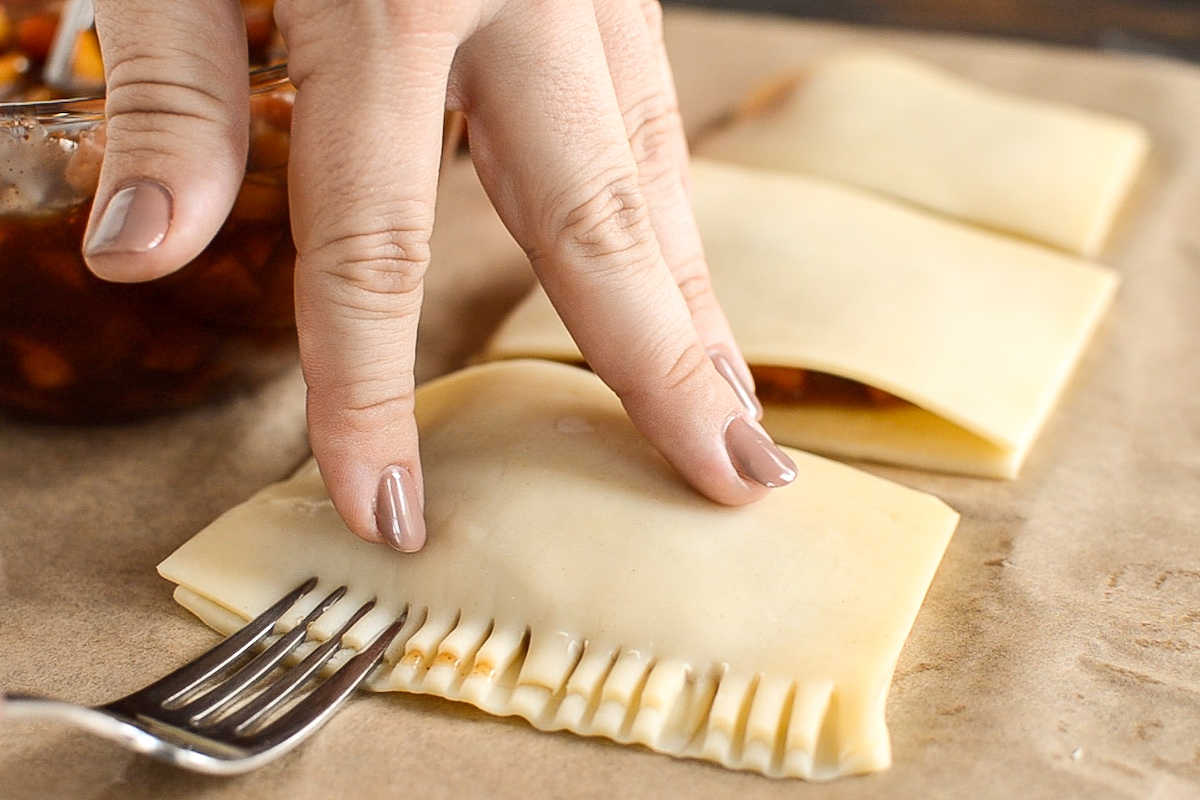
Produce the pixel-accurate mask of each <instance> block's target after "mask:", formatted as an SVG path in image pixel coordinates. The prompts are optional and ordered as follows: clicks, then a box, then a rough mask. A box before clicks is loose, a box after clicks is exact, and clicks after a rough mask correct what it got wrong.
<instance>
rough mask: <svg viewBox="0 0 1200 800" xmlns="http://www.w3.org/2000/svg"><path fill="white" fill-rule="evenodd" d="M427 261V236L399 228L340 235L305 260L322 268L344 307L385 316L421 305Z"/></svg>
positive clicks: (412, 230) (425, 232)
mask: <svg viewBox="0 0 1200 800" xmlns="http://www.w3.org/2000/svg"><path fill="white" fill-rule="evenodd" d="M429 259H430V246H429V233H428V232H427V231H425V230H423V229H420V228H398V227H387V228H381V229H377V230H370V231H360V232H355V233H350V234H344V235H340V236H337V237H335V238H332V239H329V240H328V241H326V242H324V243H322V244H320V245H318V246H316V247H314V248H313V249H312V250H311V251H309V253H307V254H306V260H307V261H309V262H312V263H317V264H321V265H323V266H322V272H323V273H324V274H325V275H326V276H328V279H329V280H330V281H331V282H332V284H333V286H332V291H333V294H334V296H335V298H336V300H337V301H338V302H339V303H340V305H341V306H342V307H344V308H347V309H350V310H357V311H359V312H362V313H363V314H365V315H384V316H394V315H395V314H397V313H404V312H406V311H411V310H412V308H411V306H412V305H414V304H416V303H419V302H420V289H421V284H422V281H423V280H424V277H425V273H426V271H427V270H428V267H429Z"/></svg>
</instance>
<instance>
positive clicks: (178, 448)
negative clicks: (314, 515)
mask: <svg viewBox="0 0 1200 800" xmlns="http://www.w3.org/2000/svg"><path fill="white" fill-rule="evenodd" d="M667 26H668V36H669V47H670V50H671V53H672V56H673V59H674V66H675V70H676V78H677V80H678V83H679V90H680V99H681V105H682V108H683V112H684V115H685V118H686V120H687V122H688V125H689V127H690V128H691V129H693V130H695V129H696V128H698V127H699V126H700V125H702V124H704V122H705V121H707V120H709V119H711V118H712V117H713V116H714V115H716V114H718V113H720V111H722V110H723V109H724V108H725V107H726V106H727V105H728V104H729V103H730V102H731V101H732V100H733V99H734V98H736V97H737V96H738V95H739V94H740V93H741V92H742V91H744V90H745V89H746V88H747V87H748V86H750V85H751V84H752V83H754V82H755V81H756V80H757V79H759V78H761V77H763V76H765V75H768V74H770V73H772V72H773V71H775V70H776V69H778V68H781V67H785V66H794V65H796V64H800V63H803V62H804V61H806V60H807V59H810V58H813V57H815V56H817V55H818V54H820V53H822V52H825V51H828V50H830V49H832V48H836V47H838V46H841V45H843V44H847V43H851V42H861V41H864V40H870V41H874V42H882V43H886V44H890V45H893V46H896V47H899V48H902V49H904V50H907V51H909V52H912V53H915V54H917V55H919V56H922V57H925V58H928V59H930V60H932V61H934V62H937V63H941V64H944V65H946V66H948V67H951V68H953V69H956V70H959V71H962V72H963V73H965V74H967V75H969V76H971V77H973V78H975V79H977V80H980V81H983V82H985V83H990V84H994V85H996V86H1001V87H1006V88H1010V89H1015V90H1017V91H1020V92H1023V93H1027V94H1029V95H1033V96H1041V97H1048V98H1057V99H1062V100H1068V101H1071V102H1075V103H1079V104H1083V105H1086V106H1091V107H1094V108H1099V109H1103V110H1107V111H1112V112H1117V113H1121V114H1125V115H1128V116H1131V117H1134V118H1137V119H1140V120H1141V121H1143V122H1144V123H1146V124H1147V125H1148V126H1149V127H1150V129H1151V131H1152V134H1153V139H1154V151H1153V155H1152V159H1151V162H1150V165H1149V168H1148V170H1147V173H1146V176H1145V180H1143V181H1142V183H1141V184H1140V185H1139V187H1138V189H1137V192H1136V196H1135V197H1134V198H1133V201H1132V202H1131V204H1130V206H1129V208H1128V209H1127V213H1126V214H1125V215H1124V216H1123V218H1122V220H1121V224H1120V226H1119V229H1118V231H1117V233H1116V235H1115V236H1114V238H1113V240H1112V242H1111V245H1110V247H1109V248H1108V249H1107V251H1106V252H1105V253H1104V256H1103V260H1104V261H1106V262H1107V263H1110V264H1113V265H1115V266H1117V267H1118V268H1119V269H1120V270H1121V272H1122V273H1123V276H1124V281H1125V283H1124V286H1123V288H1122V290H1121V293H1120V295H1119V297H1118V300H1117V303H1116V306H1115V308H1114V310H1113V312H1112V313H1111V314H1110V316H1109V317H1108V319H1107V320H1106V322H1105V323H1104V325H1103V326H1102V328H1101V330H1100V333H1099V335H1098V337H1097V339H1096V340H1095V341H1094V343H1093V346H1092V348H1091V350H1090V352H1089V354H1088V356H1087V358H1086V360H1085V362H1084V364H1083V365H1082V368H1081V370H1080V371H1079V373H1078V374H1077V376H1076V378H1075V380H1074V382H1073V383H1072V385H1071V387H1070V390H1069V391H1068V393H1067V395H1066V397H1065V399H1064V401H1063V403H1062V405H1061V406H1060V408H1059V409H1058V411H1057V413H1056V414H1055V415H1054V416H1053V417H1052V419H1051V422H1050V425H1049V427H1048V429H1047V430H1046V432H1045V434H1044V435H1043V437H1042V439H1041V441H1040V442H1039V443H1038V445H1037V446H1036V448H1035V449H1034V451H1033V454H1032V457H1031V459H1030V461H1029V463H1028V465H1027V467H1026V469H1025V471H1024V473H1023V475H1022V476H1021V478H1020V479H1019V480H1017V481H1015V482H1011V483H1005V482H993V481H986V480H976V479H967V478H953V477H939V476H934V475H927V474H922V473H917V472H909V471H903V470H897V469H886V470H885V469H882V468H873V469H876V471H878V472H880V473H882V474H885V475H887V476H888V477H891V478H893V479H896V480H899V481H902V482H905V483H908V484H910V485H914V486H917V487H919V488H922V489H925V490H928V491H932V492H934V493H936V494H938V495H940V496H942V497H943V498H945V499H946V500H947V501H949V502H950V503H951V504H952V505H954V506H955V507H956V508H958V509H959V510H960V511H961V512H962V513H963V521H962V524H961V526H960V527H959V530H958V532H957V534H956V536H955V538H954V540H953V541H952V543H951V545H950V549H949V551H948V553H947V555H946V558H945V560H944V561H943V563H942V566H941V569H940V571H939V573H938V575H937V577H936V578H935V580H934V582H933V585H932V587H931V589H930V592H929V595H928V598H927V600H926V603H925V606H924V608H923V609H922V612H921V614H920V617H919V618H918V620H917V624H916V627H915V629H914V630H913V632H912V635H911V637H910V639H909V641H908V643H907V645H906V647H905V650H904V653H903V656H902V657H901V661H900V665H899V669H898V671H897V674H896V678H895V682H894V686H893V690H892V694H891V698H890V701H889V704H888V719H889V724H890V728H891V732H892V738H893V747H894V756H895V766H894V767H893V768H892V769H891V770H889V771H887V772H883V773H879V774H876V775H872V776H867V777H862V778H854V779H845V780H841V781H838V782H834V783H829V784H805V783H802V782H796V781H772V780H769V779H765V778H761V777H758V776H755V775H750V774H741V773H734V772H729V771H726V770H723V769H721V768H719V767H716V766H712V765H709V764H703V763H699V762H691V761H679V760H673V759H671V758H668V757H665V756H660V755H656V754H653V753H650V752H648V751H644V750H641V749H637V748H631V747H623V746H619V745H615V744H612V743H609V742H607V741H601V740H589V739H582V738H579V737H575V736H572V735H569V734H547V733H541V732H538V731H535V730H533V729H531V728H529V727H528V726H526V725H524V724H522V723H519V722H514V721H509V720H503V719H495V718H492V717H489V716H486V715H484V714H482V713H479V712H476V711H474V710H473V709H470V708H467V707H465V706H459V705H454V704H451V703H447V702H443V701H439V700H436V699H431V698H422V697H409V696H362V697H359V698H356V699H354V700H352V701H351V703H350V704H349V705H348V706H347V707H346V708H345V709H344V710H343V711H342V712H341V713H340V714H339V715H338V716H337V717H336V718H335V719H334V720H333V721H332V722H331V723H330V724H329V725H328V727H326V728H325V729H324V731H322V732H321V733H320V734H318V735H317V736H316V737H315V738H314V739H312V740H311V741H310V742H309V743H307V744H306V745H305V746H303V747H302V748H301V749H300V750H298V751H297V752H295V753H294V754H292V755H291V756H289V757H288V758H286V759H285V760H284V761H282V762H280V763H276V764H274V765H271V766H268V767H266V768H264V769H263V770H261V771H259V772H256V773H253V774H251V775H248V776H244V777H241V778H235V779H214V778H207V777H203V776H196V775H190V774H185V773H180V772H176V771H174V770H172V769H170V768H167V767H164V766H160V765H158V764H157V763H155V762H151V761H149V760H147V759H144V758H140V757H133V756H130V755H128V754H126V753H125V752H124V751H121V750H119V749H118V748H117V747H116V746H114V745H109V744H107V743H104V742H99V741H96V740H94V739H92V738H89V737H87V736H85V735H83V734H77V733H75V732H73V731H68V730H65V729H61V728H56V727H51V726H45V725H41V726H34V725H29V724H21V725H16V724H10V725H4V724H3V723H0V798H4V800H25V799H26V798H56V799H62V800H69V799H71V798H87V799H88V800H93V799H94V800H100V799H101V798H121V800H136V798H182V797H204V798H213V799H214V800H241V798H265V799H267V800H271V799H273V798H288V799H289V800H291V798H314V799H315V798H343V797H345V798H350V797H354V798H373V797H404V798H443V797H445V798H450V797H453V798H475V797H479V798H509V797H511V798H527V797H538V798H543V797H564V798H568V797H569V798H573V797H580V798H590V797H595V798H600V797H621V798H659V797H680V798H696V799H697V800H700V799H702V798H725V797H739V798H746V799H747V800H752V799H754V798H783V797H788V798H793V797H794V798H820V799H821V800H825V799H826V798H851V797H888V798H952V797H953V798H957V797H981V798H992V797H994V798H1009V797H1026V798H1041V797H1088V798H1110V797H1137V798H1143V797H1153V798H1172V797H1195V796H1200V547H1198V546H1197V545H1198V544H1200V491H1198V489H1200V400H1198V399H1197V393H1196V388H1197V387H1200V224H1198V222H1200V71H1198V70H1197V69H1196V68H1194V67H1191V66H1187V65H1183V64H1179V63H1171V62H1167V61H1162V60H1152V59H1146V58H1133V57H1116V56H1111V55H1103V54H1096V53H1087V52H1072V51H1063V50H1052V49H1045V48H1041V47H1037V46H1032V45H1021V44H1005V43H998V42H986V41H982V40H973V39H966V38H948V37H923V36H919V35H914V34H893V33H886V32H881V31H869V30H862V29H854V28H845V27H835V26H827V25H813V24H803V23H798V22H785V21H782V20H778V19H772V18H762V17H760V18H748V17H735V16H717V15H713V14H708V13H702V12H683V11H674V12H669V13H668V20H667ZM867 233H868V232H864V235H866V234H867ZM434 253H435V264H434V266H433V268H432V270H431V271H430V279H429V280H430V286H429V291H428V298H427V301H426V313H425V317H424V320H423V324H422V330H421V339H420V345H419V346H420V356H419V357H420V377H422V378H428V377H431V376H433V375H436V374H439V373H440V372H443V371H445V370H448V369H451V368H453V367H455V366H457V365H459V364H461V363H462V362H463V361H464V360H465V359H466V358H468V357H469V355H470V353H471V352H473V351H474V350H475V349H476V348H478V346H479V345H480V343H481V340H482V337H483V336H484V335H486V332H487V331H488V330H490V329H491V327H492V326H493V325H494V324H495V322H496V320H497V318H498V317H499V315H500V314H502V313H503V312H504V310H505V309H506V308H507V307H508V306H509V305H510V304H511V303H512V302H513V301H514V300H515V299H516V298H517V297H518V296H519V295H520V293H521V292H522V291H523V290H524V289H525V288H526V287H527V286H528V285H529V281H530V280H531V278H530V276H529V273H528V270H527V268H526V267H525V265H524V261H523V258H522V256H521V254H520V252H519V251H518V250H516V249H515V247H514V246H513V245H512V243H511V241H509V240H508V238H507V235H506V234H505V233H504V231H503V229H502V228H501V227H500V226H499V224H498V222H497V221H496V220H495V218H494V217H493V216H492V215H491V214H490V212H489V211H488V210H487V205H486V202H485V201H484V200H483V198H482V197H481V196H480V194H479V191H478V188H477V186H476V185H475V184H474V181H473V177H472V174H471V170H470V167H469V165H468V164H465V163H460V164H456V165H455V166H454V168H453V169H452V170H451V173H450V174H449V175H448V176H447V178H446V180H445V184H444V192H443V203H442V207H441V212H440V215H439V227H438V230H437V232H436V235H435V242H434ZM305 455H306V444H305V439H304V423H303V388H302V385H301V382H300V380H299V377H298V374H297V373H295V372H293V373H292V374H289V375H287V376H285V377H284V378H282V379H280V380H278V381H276V382H275V383H273V384H272V385H270V386H267V387H265V388H263V389H262V390H261V391H258V392H256V393H254V394H251V395H246V396H241V397H236V398H232V399H229V400H227V401H225V402H222V403H220V404H217V405H214V406H211V407H208V408H204V409H200V410H197V411H195V412H192V413H188V414H183V415H179V416H175V417H170V418H165V419H158V420H153V421H150V422H147V423H144V424H138V425H129V426H123V427H110V428H80V429H72V428H56V427H43V426H36V425H23V424H17V423H14V422H4V421H0V548H2V549H0V575H2V576H3V583H2V584H0V686H2V687H6V688H8V689H10V690H25V691H32V692H38V693H45V694H51V695H55V696H59V697H63V698H66V699H71V700H77V701H81V702H87V703H93V702H101V701H104V700H107V699H111V698H113V697H115V696H117V695H118V694H120V693H123V692H125V691H128V690H131V689H133V688H136V687H138V686H140V685H142V684H144V683H146V682H148V681H149V680H150V679H152V678H154V677H157V676H158V675H160V674H161V673H164V672H166V671H167V670H168V669H169V668H171V667H173V666H175V665H177V664H178V663H180V662H182V661H183V660H185V659H186V658H189V657H191V656H192V655H194V654H195V653H197V652H198V651H199V650H201V649H203V648H204V647H205V646H207V645H208V644H210V643H211V642H212V641H214V638H215V637H214V634H212V633H211V632H210V631H208V630H207V629H205V628H204V627H203V626H202V625H200V623H198V622H197V621H195V620H194V619H193V618H191V617H190V616H189V615H188V614H186V613H185V612H184V611H182V610H181V609H180V608H178V607H176V606H175V605H174V603H173V602H172V601H171V600H170V590H171V587H170V586H168V585H167V583H166V582H165V581H163V580H161V579H159V578H158V577H157V576H156V574H155V572H154V565H155V564H156V563H157V562H158V561H159V560H160V559H162V558H163V557H164V556H165V555H167V554H168V553H169V552H170V551H171V550H173V549H174V548H175V547H176V546H177V545H179V544H180V543H182V542H183V541H184V540H186V539H187V538H188V537H189V536H191V535H192V534H193V533H194V532H195V531H197V530H198V529H199V528H200V527H202V526H203V525H204V524H205V523H207V522H208V521H209V520H210V519H211V518H213V517H214V516H216V515H217V514H218V513H220V512H221V511H223V510H225V509H226V508H228V507H229V506H231V505H233V504H235V503H237V502H240V501H241V500H243V499H245V498H246V497H247V496H249V495H250V494H251V493H253V492H254V491H255V490H256V489H258V488H259V487H261V486H262V485H264V484H266V483H269V482H271V481H274V480H276V479H279V478H281V477H283V476H284V475H285V474H287V473H288V472H289V471H290V470H291V469H293V468H294V467H295V466H296V465H297V464H298V463H299V462H300V461H301V460H302V458H304V456H305Z"/></svg>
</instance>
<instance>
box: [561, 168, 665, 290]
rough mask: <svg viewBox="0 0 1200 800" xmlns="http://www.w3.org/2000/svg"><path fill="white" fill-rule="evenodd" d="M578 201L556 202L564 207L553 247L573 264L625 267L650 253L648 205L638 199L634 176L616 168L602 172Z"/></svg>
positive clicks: (639, 193) (650, 258)
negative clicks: (613, 170) (565, 252)
mask: <svg viewBox="0 0 1200 800" xmlns="http://www.w3.org/2000/svg"><path fill="white" fill-rule="evenodd" d="M582 197H583V198H584V199H583V200H582V201H576V202H572V203H565V204H558V205H560V206H563V205H565V207H566V210H565V211H564V212H562V213H560V214H552V217H555V218H558V219H561V224H560V225H557V226H554V224H553V222H552V223H551V224H552V227H551V230H554V228H555V227H557V229H558V231H559V233H558V235H557V236H556V237H555V241H556V249H558V250H560V251H561V250H565V251H567V253H568V254H569V256H571V257H573V258H572V260H573V261H574V262H576V263H583V264H591V265H592V266H593V267H596V268H605V267H606V266H609V265H612V266H615V263H614V262H619V263H620V264H621V265H624V266H629V265H635V264H638V263H642V262H648V261H650V260H652V259H653V258H654V257H655V251H654V235H653V228H652V227H651V225H650V215H649V209H648V208H647V207H646V203H645V201H644V200H643V198H642V194H641V190H640V186H639V184H638V176H637V175H636V174H629V173H627V172H624V171H621V172H617V173H613V174H610V175H607V176H602V177H600V178H599V179H598V180H596V181H594V186H593V187H592V188H590V189H588V190H585V191H584V192H582Z"/></svg>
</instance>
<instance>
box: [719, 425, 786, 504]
mask: <svg viewBox="0 0 1200 800" xmlns="http://www.w3.org/2000/svg"><path fill="white" fill-rule="evenodd" d="M725 448H726V449H727V450H728V451H729V460H730V462H731V463H732V464H733V468H734V469H735V470H737V474H738V475H741V476H742V477H743V478H745V479H746V480H748V481H752V482H754V483H757V484H760V485H762V486H766V487H767V488H769V489H776V488H778V487H780V486H786V485H787V484H789V483H791V482H792V481H794V480H795V479H796V462H794V461H792V459H790V458H788V455H787V453H785V452H783V451H782V450H780V449H779V447H778V446H777V445H776V444H775V443H774V442H773V441H771V439H770V438H769V437H768V436H767V435H766V434H765V433H763V432H762V431H761V430H760V429H759V428H758V427H756V426H754V425H751V424H750V423H749V422H748V421H746V420H745V419H743V418H742V417H734V418H733V419H731V420H730V421H729V424H728V425H727V426H726V427H725Z"/></svg>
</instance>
